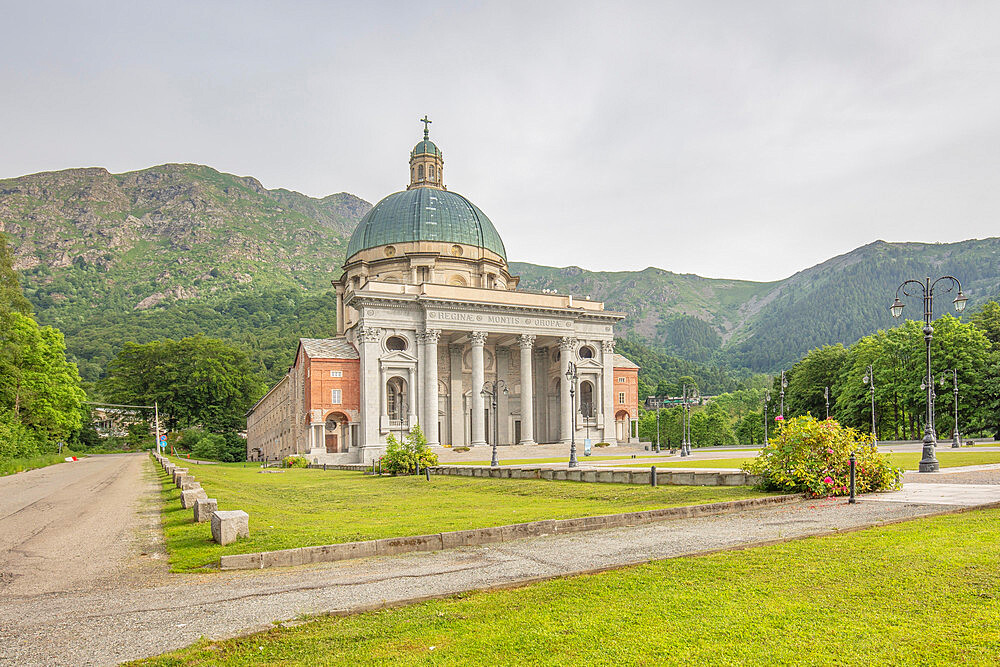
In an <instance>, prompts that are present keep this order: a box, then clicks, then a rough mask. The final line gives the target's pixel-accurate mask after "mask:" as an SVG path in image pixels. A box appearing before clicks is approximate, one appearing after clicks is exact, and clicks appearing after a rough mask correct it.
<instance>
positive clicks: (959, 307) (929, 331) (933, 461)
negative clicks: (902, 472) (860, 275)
mask: <svg viewBox="0 0 1000 667" xmlns="http://www.w3.org/2000/svg"><path fill="white" fill-rule="evenodd" d="M942 280H947V281H949V282H948V283H946V284H947V286H948V287H947V289H944V292H945V293H946V294H947V293H948V292H951V291H952V290H953V289H958V296H956V297H955V299H954V300H953V301H952V303H953V304H954V306H955V310H956V311H957V312H959V313H960V312H962V311H963V310H965V302H966V301H968V299H966V298H965V295H964V294H963V293H962V283H960V282H959V280H958V278H956V277H954V276H941V277H940V278H938V279H937V280H935V281H934V282H931V279H930V278H929V277H928V278H925V279H924V281H923V282H921V281H919V280H906V281H904V282H903V283H902V284H901V285H900V286H899V287H897V288H896V300H895V301H893V302H892V305H891V306H889V312H891V313H892V316H893V317H899V316H900V315H902V314H903V302H902V301H900V300H899V295H900V293H901V292H902V294H903V295H904V296H922V297H923V299H924V342H925V343H926V348H927V373H926V375H924V382H923V383H921V384H922V388H926V390H927V415H926V417H925V419H924V447H923V455H922V456H921V458H920V466H919V470H920V472H937V471H938V470H939V469H940V467H941V465H940V464H939V463H938V460H937V457H936V456H935V453H934V450H935V449H936V447H937V434H936V433H935V432H934V376H933V374H932V373H931V337H932V336H933V334H934V328H933V327H932V326H931V318H932V317H933V314H934V288H935V287H936V286H937V284H938V283H939V282H941V281H942ZM914 285H916V286H918V287H920V291H919V292H917V291H914V292H912V293H911V292H908V291H907V287H908V286H910V287H911V288H912V286H914Z"/></svg>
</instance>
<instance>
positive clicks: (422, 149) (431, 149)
mask: <svg viewBox="0 0 1000 667" xmlns="http://www.w3.org/2000/svg"><path fill="white" fill-rule="evenodd" d="M423 153H430V154H431V155H436V156H437V157H441V149H440V148H438V147H437V146H436V145H435V144H434V142H433V141H431V140H430V139H426V138H425V139H424V140H423V141H421V142H420V143H419V144H417V145H416V146H414V147H413V150H412V151H410V157H413V156H414V155H421V154H423Z"/></svg>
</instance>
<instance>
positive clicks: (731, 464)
mask: <svg viewBox="0 0 1000 667" xmlns="http://www.w3.org/2000/svg"><path fill="white" fill-rule="evenodd" d="M920 457H921V454H920V452H896V453H894V454H889V460H890V461H891V462H892V464H893V465H895V466H902V467H903V468H904V469H905V470H916V469H917V468H918V467H919V466H918V464H919V463H920ZM937 458H938V462H939V463H940V464H941V467H942V468H955V467H958V466H976V465H984V464H986V463H1000V452H968V451H966V452H962V451H958V452H953V451H951V450H947V449H946V450H941V449H939V450H938V452H937ZM752 460H753V458H738V459H698V460H694V461H692V460H685V459H679V460H675V461H667V462H660V463H628V464H623V465H622V466H621V467H622V468H648V467H649V466H651V465H655V466H656V467H657V468H735V469H739V468H742V467H743V466H744V465H746V464H747V463H749V462H750V461H752Z"/></svg>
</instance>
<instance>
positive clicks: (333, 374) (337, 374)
mask: <svg viewBox="0 0 1000 667" xmlns="http://www.w3.org/2000/svg"><path fill="white" fill-rule="evenodd" d="M330 377H332V378H342V377H344V371H330Z"/></svg>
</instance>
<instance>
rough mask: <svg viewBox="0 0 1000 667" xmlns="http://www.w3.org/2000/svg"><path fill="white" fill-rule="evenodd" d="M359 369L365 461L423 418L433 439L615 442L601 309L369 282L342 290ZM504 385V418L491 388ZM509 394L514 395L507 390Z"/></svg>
mask: <svg viewBox="0 0 1000 667" xmlns="http://www.w3.org/2000/svg"><path fill="white" fill-rule="evenodd" d="M345 305H346V306H348V307H350V308H351V309H353V310H354V311H355V312H356V313H357V320H356V322H355V323H353V325H352V326H351V327H350V328H349V329H348V330H347V332H346V337H347V339H348V340H350V341H352V342H353V343H354V344H355V345H356V346H357V349H358V353H359V358H360V364H361V372H360V377H361V388H360V389H361V391H360V394H361V405H362V408H361V429H360V434H361V435H360V439H361V442H362V443H363V444H362V448H363V450H364V451H363V457H362V460H364V461H370V460H372V458H377V457H378V456H380V455H381V453H382V451H384V446H385V438H386V436H387V435H388V434H389V433H397V435H398V433H399V432H406V431H407V430H408V429H409V427H410V426H412V425H413V424H414V423H419V424H420V425H421V427H422V429H423V431H424V435H425V436H426V437H427V440H428V442H429V443H430V444H432V445H436V444H448V445H452V446H460V445H468V446H477V445H486V444H492V443H493V441H494V438H496V439H497V442H498V444H501V445H507V444H531V443H534V442H557V441H558V442H566V443H568V442H570V438H571V431H572V424H573V408H572V407H571V400H572V397H571V392H570V389H569V383H570V381H569V380H568V379H567V377H566V371H567V370H568V369H569V364H570V362H573V363H574V364H575V365H576V368H577V373H578V387H577V389H576V391H577V395H576V400H575V404H576V425H577V431H576V438H577V439H578V440H579V441H580V442H581V443H582V442H583V439H584V438H585V437H587V436H588V434H589V437H590V438H591V439H594V440H595V441H608V442H616V430H615V405H614V366H615V364H614V339H613V325H614V323H615V322H617V321H619V320H621V319H622V318H623V316H622V315H621V314H618V313H612V312H608V311H605V310H604V308H603V304H601V303H598V302H594V301H587V300H583V301H581V300H579V299H577V300H574V299H573V297H571V296H564V295H557V294H531V293H524V292H508V291H500V292H498V291H497V290H489V289H482V288H474V287H458V286H453V285H437V284H433V283H423V284H421V285H406V284H396V283H384V282H373V281H370V282H367V283H365V285H364V286H363V287H362V288H360V289H357V290H352V291H349V292H347V293H346V294H345ZM494 381H501V382H502V384H499V385H498V386H499V387H500V391H498V394H497V407H496V411H495V412H494V409H493V407H492V400H487V397H485V396H483V390H484V388H485V389H486V390H487V391H492V383H493V382H494ZM503 387H506V389H507V392H506V393H504V391H503Z"/></svg>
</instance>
